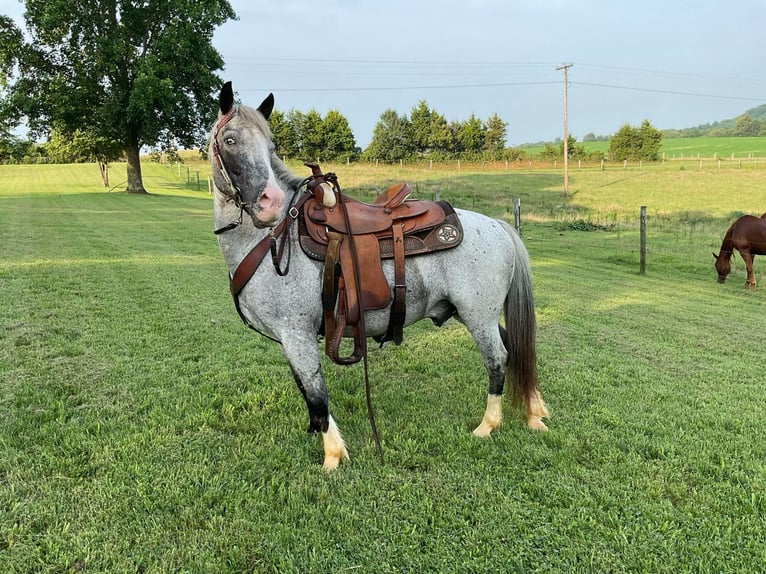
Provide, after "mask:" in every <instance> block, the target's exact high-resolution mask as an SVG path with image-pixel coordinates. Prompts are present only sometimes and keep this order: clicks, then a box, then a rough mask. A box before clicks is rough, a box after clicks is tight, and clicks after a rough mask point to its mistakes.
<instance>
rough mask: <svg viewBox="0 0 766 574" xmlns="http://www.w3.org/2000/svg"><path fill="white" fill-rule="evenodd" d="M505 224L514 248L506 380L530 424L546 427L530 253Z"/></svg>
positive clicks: (507, 299) (507, 307)
mask: <svg viewBox="0 0 766 574" xmlns="http://www.w3.org/2000/svg"><path fill="white" fill-rule="evenodd" d="M505 225H506V228H507V231H508V235H509V236H510V238H511V241H512V242H513V248H514V252H515V257H514V267H513V277H512V278H511V286H510V288H509V290H508V293H507V294H506V297H505V306H504V314H505V330H506V341H505V344H506V348H507V351H508V363H507V364H506V369H505V382H506V386H510V388H511V389H512V391H511V392H512V395H511V396H512V400H513V403H514V404H515V405H523V406H524V409H525V410H526V413H527V417H528V425H529V426H530V428H545V425H543V423H542V421H540V418H541V417H544V416H547V415H548V409H547V408H546V407H545V403H544V402H543V400H542V398H541V396H540V392H539V391H538V386H537V347H536V335H537V333H536V331H537V320H536V318H535V301H534V296H533V294H532V272H531V269H530V265H529V253H528V252H527V249H526V247H525V246H524V243H523V242H522V240H521V238H520V237H519V235H518V234H517V233H516V231H515V230H514V229H513V228H512V227H510V226H509V225H507V224H505ZM537 423H539V425H542V426H538V424H537Z"/></svg>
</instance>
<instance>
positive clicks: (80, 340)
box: [0, 163, 766, 574]
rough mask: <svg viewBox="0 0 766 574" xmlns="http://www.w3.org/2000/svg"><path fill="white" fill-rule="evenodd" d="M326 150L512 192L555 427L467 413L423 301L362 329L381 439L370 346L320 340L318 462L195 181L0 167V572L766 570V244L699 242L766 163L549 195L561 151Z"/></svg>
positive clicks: (466, 353) (467, 373) (474, 376)
mask: <svg viewBox="0 0 766 574" xmlns="http://www.w3.org/2000/svg"><path fill="white" fill-rule="evenodd" d="M323 167H324V168H325V170H326V171H335V172H336V173H337V174H338V176H339V179H340V182H341V184H342V185H343V187H344V190H346V191H347V192H348V193H350V194H353V195H357V196H358V197H362V198H370V197H372V195H373V194H374V193H375V190H376V189H378V188H382V187H384V186H386V185H387V184H388V183H391V182H395V181H400V180H407V181H410V182H411V183H413V187H414V188H415V190H416V192H415V193H416V194H417V195H418V196H419V197H431V196H433V195H436V194H438V195H439V196H440V197H441V198H442V199H447V200H449V201H451V202H453V204H454V205H455V206H456V207H464V208H469V209H474V210H477V211H481V212H484V213H488V214H492V215H495V216H497V217H503V218H506V219H509V220H511V221H512V219H513V215H512V199H513V198H514V197H520V198H521V205H522V236H523V238H524V240H525V242H526V245H527V248H528V249H529V252H530V255H531V260H532V271H533V280H534V287H535V296H536V304H537V313H538V354H539V357H538V362H539V370H540V384H541V389H542V392H543V396H544V397H545V399H546V401H547V403H548V406H549V408H550V410H551V417H550V419H549V421H548V422H549V427H550V431H549V432H548V433H545V434H534V433H530V432H529V431H527V430H526V429H525V427H524V424H523V422H522V420H521V419H520V417H518V416H514V415H513V414H512V412H511V411H510V409H507V410H506V419H505V423H504V425H503V427H502V428H501V429H499V430H498V431H496V432H495V434H494V435H493V437H492V438H491V439H489V440H479V439H476V438H474V437H472V436H471V435H470V430H471V429H472V428H473V427H474V426H475V425H476V424H478V422H479V421H480V419H481V415H482V413H483V409H484V401H485V398H486V375H485V372H484V370H483V367H482V365H481V364H480V359H479V355H478V353H477V351H476V349H475V347H474V346H473V344H472V342H471V341H470V340H469V338H468V335H467V334H466V332H465V330H464V329H463V328H462V327H461V326H460V325H458V324H455V323H454V322H449V323H447V325H445V326H444V327H442V328H440V329H437V328H436V327H434V326H432V325H430V324H427V323H420V324H418V325H416V326H413V327H411V328H409V329H407V330H406V331H405V340H404V344H403V345H402V346H401V347H393V346H389V345H387V346H385V347H383V348H382V349H378V348H377V347H375V346H372V348H371V353H370V377H371V381H372V387H373V388H372V397H373V402H374V405H375V408H376V415H377V422H378V427H379V430H380V433H381V439H382V442H383V449H384V454H385V456H386V463H385V464H384V465H381V464H380V462H379V461H378V458H377V455H376V452H375V448H374V445H373V443H372V440H371V436H370V430H369V426H368V421H367V416H366V412H365V404H364V389H363V384H362V371H361V367H359V366H358V365H357V366H352V367H346V368H342V367H338V366H335V365H332V364H331V363H329V361H325V362H324V368H325V369H326V374H327V380H328V386H329V388H330V392H331V396H332V397H333V405H332V406H333V412H334V415H335V417H336V418H337V420H338V422H339V424H340V425H341V426H342V428H343V429H344V434H345V438H346V440H347V441H348V446H349V450H350V452H351V457H352V460H351V462H350V463H347V464H344V465H341V467H340V469H339V470H338V471H337V472H335V473H332V474H329V475H328V474H326V473H325V472H323V471H322V470H321V468H320V466H319V463H320V462H321V440H320V439H319V437H316V436H307V435H306V432H305V428H306V426H307V418H306V413H305V407H304V404H303V400H302V398H301V396H300V393H299V392H298V390H297V389H296V388H295V384H294V383H293V380H292V377H291V375H290V372H289V369H288V367H287V365H286V364H285V362H284V360H283V358H282V356H281V354H280V352H279V350H278V348H277V346H276V345H275V344H274V343H272V342H270V341H268V340H266V339H264V338H262V337H260V336H258V335H257V334H255V333H253V332H251V331H249V330H248V329H246V328H245V327H244V326H243V325H242V323H241V321H240V319H239V318H238V316H237V314H236V312H235V310H234V307H233V304H232V301H231V299H230V296H229V294H228V284H227V277H226V268H225V266H224V263H223V260H222V258H221V256H220V254H219V252H218V248H217V245H216V242H215V239H214V236H213V234H212V213H211V210H212V208H211V201H210V197H209V195H208V194H207V192H206V191H197V190H196V187H195V186H193V185H187V184H186V183H185V180H179V179H178V177H177V174H176V173H175V172H174V171H173V170H172V169H168V168H167V167H163V166H160V165H156V164H150V163H145V164H144V172H145V177H146V179H145V184H146V186H147V188H148V189H149V190H150V191H152V192H153V193H152V194H151V195H149V196H144V197H139V196H130V195H126V194H123V193H117V192H114V193H108V192H106V191H105V190H103V188H100V187H99V176H98V170H97V168H96V167H95V166H87V165H77V166H0V182H1V183H0V245H1V246H2V250H0V300H1V301H2V305H1V306H0V390H1V391H2V392H0V571H2V572H50V573H53V572H57V573H58V572H110V573H114V572H147V573H166V572H167V573H170V572H194V573H196V572H200V573H201V572H210V573H221V572H237V573H245V572H257V573H261V572H280V573H281V572H375V573H379V572H488V571H502V572H547V573H550V572H672V573H674V574H676V573H679V572H695V573H697V572H742V571H764V570H766V544H765V538H764V537H765V534H764V533H765V532H766V518H765V517H766V442H764V440H763V437H764V436H765V435H766V418H765V417H764V407H763V405H764V395H765V394H766V388H765V386H764V385H765V384H766V381H765V380H764V374H763V373H764V369H763V334H764V333H765V332H766V265H765V264H764V262H763V261H762V260H760V258H757V259H756V262H755V274H756V278H757V280H758V282H759V284H760V286H761V290H760V291H757V292H755V293H753V292H749V291H746V290H744V289H742V284H743V283H744V269H743V267H744V266H743V265H742V262H741V260H740V259H739V258H737V259H736V260H735V262H734V271H733V273H732V275H730V277H729V279H728V280H727V282H726V283H725V284H724V285H719V284H717V283H716V281H715V272H714V269H713V259H712V257H711V252H712V251H716V252H717V250H718V247H719V245H720V241H721V238H722V235H723V232H724V231H725V229H726V227H727V226H728V224H729V223H730V221H731V220H732V219H733V218H734V217H736V216H737V215H739V214H742V213H755V214H760V213H762V212H763V211H766V193H764V183H765V182H766V172H759V171H757V170H739V169H721V170H680V169H667V168H665V169H651V168H645V169H641V170H638V169H628V170H620V169H614V170H606V171H603V172H601V171H582V172H576V171H573V172H571V173H570V178H571V182H570V192H571V193H570V195H569V196H568V197H564V196H563V195H562V193H561V176H560V173H553V172H544V171H540V172H524V171H503V170H498V171H494V172H481V171H478V172H469V171H468V170H466V169H463V170H461V171H456V170H447V169H434V170H429V169H426V168H424V169H416V168H411V167H410V168H408V167H404V168H399V167H385V168H384V167H382V166H380V167H373V166H365V165H351V166H345V165H338V166H323ZM120 169H122V170H123V171H124V166H119V165H115V166H113V167H112V176H111V177H112V179H113V181H114V183H117V182H119V181H120V179H121V176H120ZM299 169H300V168H299V167H297V166H295V170H296V171H298V170H299ZM640 205H646V206H647V211H648V254H647V270H646V274H644V275H641V274H639V273H638V261H639V253H638V213H639V206H640ZM275 296H278V294H275Z"/></svg>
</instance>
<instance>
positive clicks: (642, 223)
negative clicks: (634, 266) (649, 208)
mask: <svg viewBox="0 0 766 574" xmlns="http://www.w3.org/2000/svg"><path fill="white" fill-rule="evenodd" d="M639 221H640V229H641V262H640V263H639V272H640V273H641V275H644V274H645V273H646V206H645V205H642V206H641V211H640V215H639Z"/></svg>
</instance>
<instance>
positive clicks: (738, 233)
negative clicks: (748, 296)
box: [713, 213, 766, 291]
mask: <svg viewBox="0 0 766 574" xmlns="http://www.w3.org/2000/svg"><path fill="white" fill-rule="evenodd" d="M735 249H736V250H737V251H739V254H740V255H741V256H742V260H743V261H744V262H745V267H747V279H746V280H745V287H746V288H748V289H752V290H753V291H755V275H754V274H753V260H754V259H755V256H756V255H766V213H764V214H763V215H761V217H760V218H759V217H755V216H754V215H743V216H742V217H740V218H739V219H737V220H736V221H735V222H734V223H732V224H731V226H730V227H729V229H728V230H727V231H726V235H724V237H723V242H722V243H721V249H720V253H719V254H718V255H716V254H715V253H713V257H714V258H715V270H716V271H717V272H718V282H719V283H723V282H724V281H726V276H727V275H728V274H729V273H730V272H731V256H732V254H733V251H734V250H735Z"/></svg>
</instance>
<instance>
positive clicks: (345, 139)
mask: <svg viewBox="0 0 766 574" xmlns="http://www.w3.org/2000/svg"><path fill="white" fill-rule="evenodd" d="M322 133H323V135H324V155H325V157H326V159H330V160H338V159H346V158H348V157H350V156H352V155H354V154H355V153H356V141H355V140H354V134H353V133H352V132H351V127H350V126H349V125H348V120H347V119H346V118H345V117H344V116H343V115H342V114H341V113H340V112H339V111H338V110H330V111H329V112H327V114H326V115H325V117H324V119H323V120H322Z"/></svg>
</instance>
